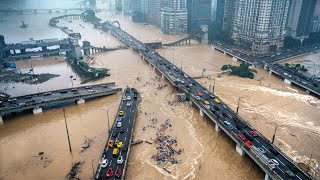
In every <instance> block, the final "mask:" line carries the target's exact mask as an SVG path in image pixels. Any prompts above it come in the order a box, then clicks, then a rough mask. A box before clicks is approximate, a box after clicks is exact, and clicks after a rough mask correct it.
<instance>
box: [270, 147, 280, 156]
mask: <svg viewBox="0 0 320 180" xmlns="http://www.w3.org/2000/svg"><path fill="white" fill-rule="evenodd" d="M269 150H270V152H272V154H274V155H278V154H279V152H278V151H277V150H275V149H273V148H270V149H269Z"/></svg>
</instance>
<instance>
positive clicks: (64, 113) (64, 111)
mask: <svg viewBox="0 0 320 180" xmlns="http://www.w3.org/2000/svg"><path fill="white" fill-rule="evenodd" d="M63 115H64V123H65V124H66V131H67V136H68V143H69V150H70V153H72V149H71V143H70V137H69V131H68V125H67V119H66V110H65V109H63Z"/></svg>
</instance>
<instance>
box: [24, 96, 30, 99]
mask: <svg viewBox="0 0 320 180" xmlns="http://www.w3.org/2000/svg"><path fill="white" fill-rule="evenodd" d="M23 99H32V96H25V97H24V98H23Z"/></svg>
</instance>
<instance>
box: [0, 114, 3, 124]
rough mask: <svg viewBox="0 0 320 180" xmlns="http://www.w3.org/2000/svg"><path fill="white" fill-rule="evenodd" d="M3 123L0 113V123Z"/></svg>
mask: <svg viewBox="0 0 320 180" xmlns="http://www.w3.org/2000/svg"><path fill="white" fill-rule="evenodd" d="M2 124H3V119H2V116H1V115H0V125H2Z"/></svg>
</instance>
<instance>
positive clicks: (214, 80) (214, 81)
mask: <svg viewBox="0 0 320 180" xmlns="http://www.w3.org/2000/svg"><path fill="white" fill-rule="evenodd" d="M215 86H216V79H213V86H212V93H213V94H214V87H215Z"/></svg>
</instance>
